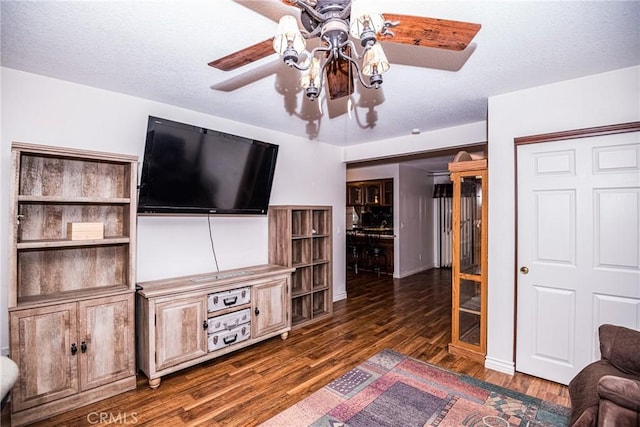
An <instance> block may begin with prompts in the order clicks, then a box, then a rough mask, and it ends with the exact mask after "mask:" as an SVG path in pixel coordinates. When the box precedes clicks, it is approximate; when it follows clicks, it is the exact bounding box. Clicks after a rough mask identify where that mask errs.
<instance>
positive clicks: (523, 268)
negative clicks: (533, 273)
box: [520, 266, 529, 274]
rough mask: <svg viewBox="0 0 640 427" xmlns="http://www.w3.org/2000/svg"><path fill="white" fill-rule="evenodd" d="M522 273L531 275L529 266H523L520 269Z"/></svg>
mask: <svg viewBox="0 0 640 427" xmlns="http://www.w3.org/2000/svg"><path fill="white" fill-rule="evenodd" d="M520 272H521V273H522V274H527V273H529V267H527V266H522V267H520Z"/></svg>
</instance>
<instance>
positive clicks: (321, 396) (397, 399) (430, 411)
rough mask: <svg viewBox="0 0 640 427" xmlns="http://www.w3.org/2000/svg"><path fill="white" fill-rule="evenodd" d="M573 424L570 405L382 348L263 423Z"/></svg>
mask: <svg viewBox="0 0 640 427" xmlns="http://www.w3.org/2000/svg"><path fill="white" fill-rule="evenodd" d="M568 422H569V409H568V408H565V407H562V406H558V405H554V404H552V403H549V402H545V401H543V400H541V399H537V398H534V397H531V396H527V395H525V394H522V393H517V392H514V391H511V390H508V389H506V388H503V387H499V386H496V385H493V384H489V383H486V382H484V381H480V380H477V379H475V378H472V377H469V376H466V375H462V374H458V373H455V372H451V371H447V370H445V369H442V368H438V367H436V366H433V365H429V364H427V363H424V362H420V361H418V360H415V359H412V358H410V357H407V356H404V355H402V354H400V353H396V352H395V351H392V350H383V351H382V352H380V353H378V354H377V355H375V356H373V357H372V358H371V359H369V360H367V361H366V362H364V363H363V364H361V365H360V366H357V367H356V368H354V369H352V370H351V371H349V372H347V373H346V374H344V375H343V376H341V377H340V378H338V379H336V380H334V381H333V382H331V383H330V384H328V385H327V386H325V387H324V388H322V389H321V390H319V391H317V392H315V393H314V394H312V395H311V396H309V397H308V398H306V399H304V400H302V401H301V402H299V403H297V404H296V405H294V406H292V407H290V408H288V409H287V410H285V411H283V412H281V413H280V414H278V415H276V416H275V417H273V418H271V419H270V420H268V421H267V422H265V423H264V424H262V427H295V426H313V427H321V426H327V427H377V426H389V427H405V426H475V427H481V426H498V427H500V426H531V427H533V426H553V427H558V426H566V425H568Z"/></svg>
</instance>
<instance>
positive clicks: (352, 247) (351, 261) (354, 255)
mask: <svg viewBox="0 0 640 427" xmlns="http://www.w3.org/2000/svg"><path fill="white" fill-rule="evenodd" d="M346 234H347V264H348V265H350V266H351V267H353V271H354V273H355V274H358V258H359V252H360V247H359V246H358V238H357V235H356V232H355V231H347V233H346Z"/></svg>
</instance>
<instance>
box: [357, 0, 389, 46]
mask: <svg viewBox="0 0 640 427" xmlns="http://www.w3.org/2000/svg"><path fill="white" fill-rule="evenodd" d="M384 22H385V21H384V16H382V13H380V12H379V11H378V10H376V9H375V8H374V7H372V6H371V4H370V2H367V1H366V0H353V1H352V2H351V25H350V33H351V35H352V36H353V37H355V38H357V39H360V40H362V45H363V46H365V45H366V44H365V42H364V39H367V40H370V39H371V36H372V34H373V37H374V41H375V35H376V34H377V33H380V32H382V29H383V28H384Z"/></svg>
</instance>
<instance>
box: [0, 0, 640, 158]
mask: <svg viewBox="0 0 640 427" xmlns="http://www.w3.org/2000/svg"><path fill="white" fill-rule="evenodd" d="M370 1H371V2H372V3H378V4H380V8H381V10H382V11H383V12H384V11H387V12H389V13H391V12H393V13H400V14H408V15H418V16H430V17H435V18H444V19H454V20H460V21H468V22H476V23H480V24H482V29H481V30H480V32H479V33H478V35H477V36H476V38H475V39H474V41H473V44H472V45H471V46H470V47H469V48H468V49H467V50H466V51H464V52H461V53H456V52H449V51H441V50H437V49H430V48H422V47H416V46H401V45H392V44H385V45H384V47H385V51H386V52H387V55H388V56H389V58H390V59H391V60H392V62H393V65H392V67H391V69H390V70H389V72H388V73H386V74H385V75H384V80H385V82H384V84H383V88H382V89H381V90H379V91H374V90H364V89H363V90H357V91H356V92H355V94H354V95H353V103H354V105H355V109H354V111H353V114H352V115H351V117H349V116H348V115H347V114H345V111H346V105H347V104H346V98H343V99H341V100H337V101H333V102H331V103H329V104H328V103H327V101H326V100H322V110H323V113H322V114H319V113H318V110H317V102H316V103H315V104H312V105H309V104H308V101H306V100H305V99H303V98H304V96H303V94H302V92H299V91H298V89H297V88H296V85H295V82H296V79H295V74H296V73H295V71H294V70H290V69H288V68H287V67H286V66H284V65H283V64H282V63H281V62H280V61H279V59H278V57H277V55H275V54H274V55H272V56H270V57H268V58H265V59H263V60H261V61H258V62H256V63H253V64H251V65H249V66H246V67H243V68H241V69H239V70H236V71H232V72H223V71H219V70H216V69H213V68H211V67H209V66H207V63H208V62H209V61H211V60H213V59H216V58H218V57H221V56H224V55H226V54H229V53H231V52H233V51H236V50H239V49H242V48H244V47H247V46H249V45H251V44H254V43H257V42H259V41H262V40H265V39H267V38H270V37H271V36H272V35H273V32H274V31H275V28H276V22H274V19H277V18H278V17H279V16H281V15H282V14H283V11H286V10H295V9H294V8H291V7H289V6H286V5H284V4H282V3H281V2H280V1H279V0H264V1H246V0H245V1H242V2H240V1H233V0H208V1H34V2H27V1H6V0H3V1H2V2H1V8H2V9H1V11H0V12H1V19H2V34H1V35H2V46H1V61H2V66H5V67H10V68H15V69H18V70H22V71H27V72H32V73H37V74H42V75H46V76H51V77H55V78H59V79H63V80H69V81H72V82H77V83H81V84H85V85H89V86H95V87H99V88H103V89H107V90H112V91H116V92H121V93H126V94H130V95H134V96H138V97H142V98H148V99H152V100H156V101H161V102H166V103H169V104H173V105H176V106H180V107H184V108H188V109H192V110H196V111H200V112H204V113H208V114H212V115H215V116H219V117H224V118H228V119H231V120H236V121H238V122H244V123H248V124H251V125H255V126H260V127H264V128H269V129H275V130H278V131H281V132H285V133H289V134H292V135H297V136H302V137H306V138H310V139H314V140H319V141H323V142H326V143H330V144H337V145H351V144H359V143H363V142H370V141H377V140H383V139H388V138H394V137H399V136H404V135H408V134H409V133H410V132H411V130H412V129H414V128H417V129H420V130H421V131H423V132H425V131H429V130H433V129H439V128H445V127H450V126H456V125H460V124H465V123H471V122H477V121H481V120H485V119H486V116H487V98H488V97H489V96H492V95H496V94H501V93H506V92H511V91H515V90H519V89H523V88H529V87H533V86H539V85H543V84H548V83H552V82H556V81H561V80H566V79H572V78H577V77H581V76H585V75H589V74H595V73H600V72H605V71H609V70H614V69H619V68H624V67H628V66H633V65H637V64H640V2H638V1H612V2H608V1H588V2H587V1H559V2H554V1H498V2H489V1H470V2H463V1H446V2H445V1H421V0H406V1H401V0H386V1H383V0H381V1H375V0H370ZM453 68H459V70H458V71H450V69H453Z"/></svg>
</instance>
